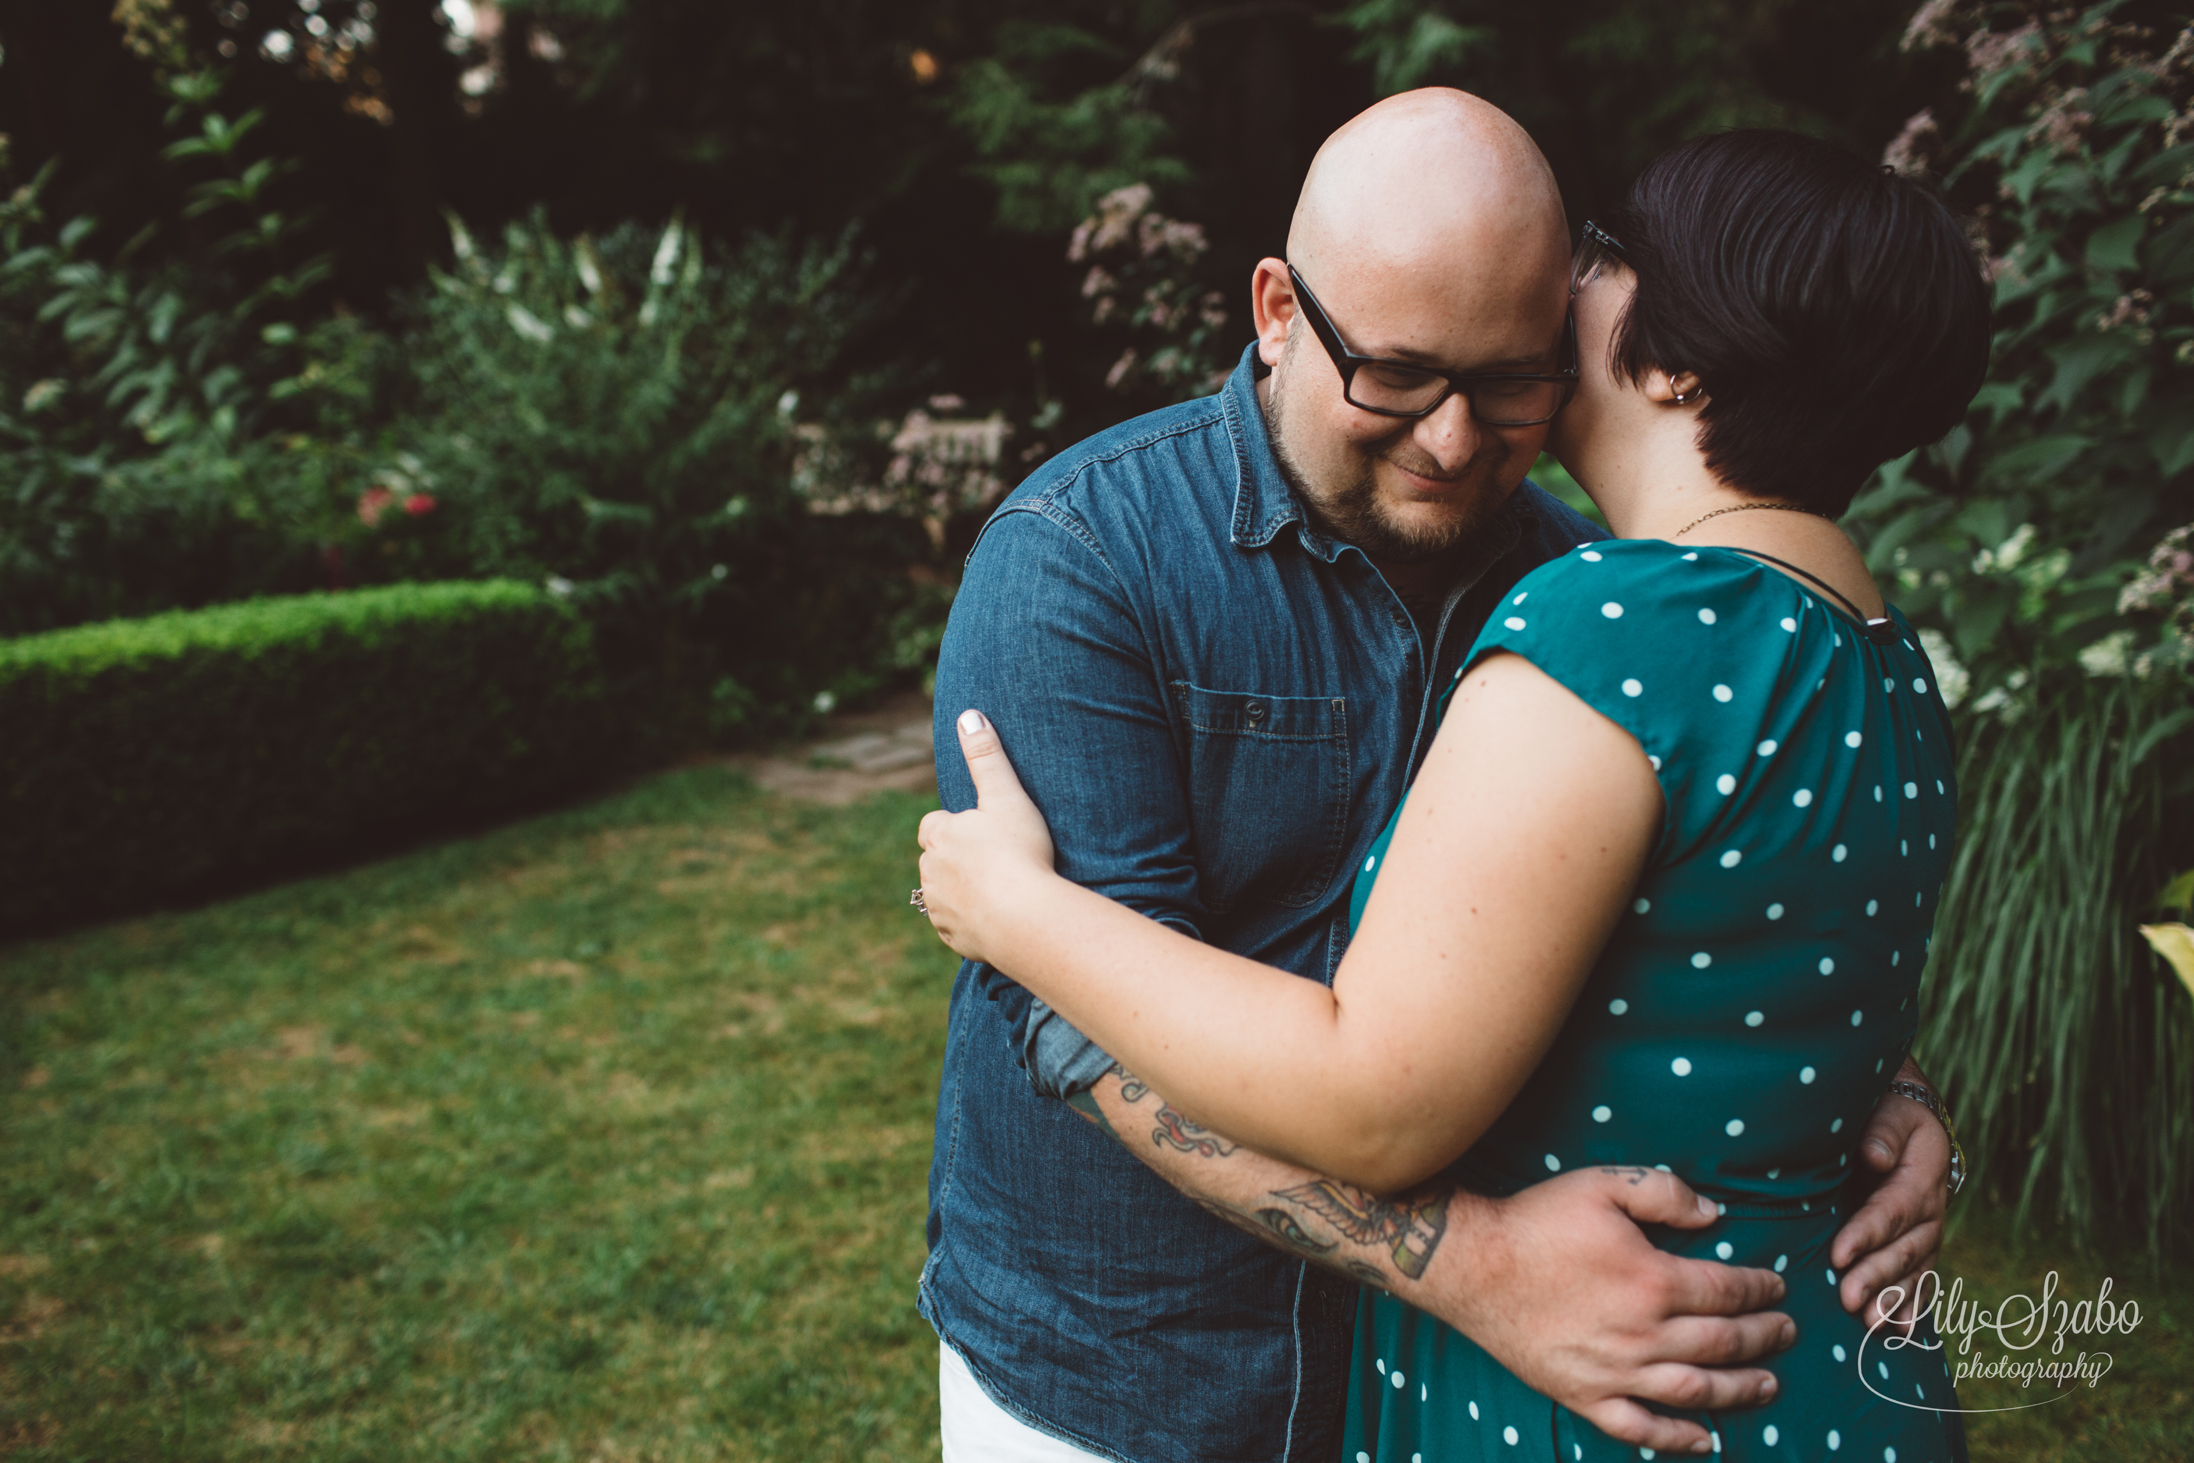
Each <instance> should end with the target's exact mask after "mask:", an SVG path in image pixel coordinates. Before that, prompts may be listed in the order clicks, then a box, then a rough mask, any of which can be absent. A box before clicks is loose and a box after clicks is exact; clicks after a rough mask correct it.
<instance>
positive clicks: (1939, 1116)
mask: <svg viewBox="0 0 2194 1463" xmlns="http://www.w3.org/2000/svg"><path fill="white" fill-rule="evenodd" d="M1889 1090H1890V1091H1891V1092H1894V1093H1896V1094H1897V1095H1898V1096H1899V1097H1909V1098H1911V1099H1912V1100H1913V1101H1914V1102H1916V1103H1918V1104H1919V1105H1920V1106H1922V1107H1924V1108H1926V1109H1927V1110H1928V1111H1929V1112H1931V1113H1933V1114H1935V1121H1936V1122H1938V1123H1941V1124H1942V1125H1943V1136H1944V1137H1946V1138H1948V1139H1949V1140H1950V1194H1951V1197H1952V1198H1956V1197H1957V1194H1958V1190H1960V1189H1962V1188H1964V1187H1965V1149H1963V1148H1961V1147H1960V1146H1959V1145H1958V1130H1957V1129H1956V1128H1954V1127H1952V1126H1951V1123H1950V1114H1949V1112H1948V1111H1946V1110H1945V1109H1944V1107H1943V1100H1942V1098H1940V1097H1938V1096H1936V1095H1935V1090H1934V1089H1933V1088H1931V1087H1922V1086H1921V1085H1920V1084H1919V1083H1917V1082H1908V1081H1906V1080H1905V1079H1904V1078H1902V1077H1900V1078H1898V1079H1897V1080H1896V1081H1894V1082H1892V1083H1890V1084H1889Z"/></svg>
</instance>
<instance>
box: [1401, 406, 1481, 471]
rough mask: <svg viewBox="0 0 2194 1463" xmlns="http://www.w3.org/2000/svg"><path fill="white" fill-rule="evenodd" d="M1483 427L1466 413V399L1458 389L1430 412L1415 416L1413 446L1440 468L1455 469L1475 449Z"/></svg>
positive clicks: (1468, 459) (1459, 466)
mask: <svg viewBox="0 0 2194 1463" xmlns="http://www.w3.org/2000/svg"><path fill="white" fill-rule="evenodd" d="M1483 430H1484V429H1483V428H1481V427H1480V426H1479V425H1478V419H1477V418H1476V417H1473V416H1472V415H1471V414H1470V398H1469V397H1467V396H1465V395H1464V394H1463V393H1462V392H1460V391H1458V392H1456V393H1455V394H1454V395H1453V396H1450V397H1449V398H1448V399H1447V400H1445V401H1443V402H1441V403H1440V404H1439V406H1438V407H1437V408H1435V409H1434V410H1433V412H1432V413H1431V415H1429V416H1423V417H1419V418H1418V419H1417V430H1416V432H1415V433H1414V434H1413V435H1414V436H1415V437H1416V440H1417V445H1418V446H1419V447H1420V448H1422V449H1423V450H1424V451H1425V452H1426V453H1428V454H1430V455H1431V457H1432V460H1433V461H1435V462H1437V463H1438V464H1439V465H1440V467H1441V469H1442V470H1443V471H1445V472H1455V471H1458V470H1460V469H1461V467H1462V465H1463V464H1464V463H1466V462H1468V461H1470V459H1471V455H1472V454H1473V453H1475V452H1476V451H1477V450H1478V438H1479V434H1480V433H1481V432H1482V431H1483Z"/></svg>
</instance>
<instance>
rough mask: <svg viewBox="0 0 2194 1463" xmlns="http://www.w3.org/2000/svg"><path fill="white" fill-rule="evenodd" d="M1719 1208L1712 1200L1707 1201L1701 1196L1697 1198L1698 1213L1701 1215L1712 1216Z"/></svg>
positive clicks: (1705, 1197)
mask: <svg viewBox="0 0 2194 1463" xmlns="http://www.w3.org/2000/svg"><path fill="white" fill-rule="evenodd" d="M1719 1208H1720V1206H1719V1205H1717V1204H1716V1203H1715V1202H1714V1201H1713V1200H1712V1199H1709V1198H1708V1197H1707V1196H1706V1195H1704V1194H1701V1195H1700V1196H1699V1212H1700V1213H1701V1214H1713V1213H1715V1212H1716V1211H1717V1210H1718V1209H1719Z"/></svg>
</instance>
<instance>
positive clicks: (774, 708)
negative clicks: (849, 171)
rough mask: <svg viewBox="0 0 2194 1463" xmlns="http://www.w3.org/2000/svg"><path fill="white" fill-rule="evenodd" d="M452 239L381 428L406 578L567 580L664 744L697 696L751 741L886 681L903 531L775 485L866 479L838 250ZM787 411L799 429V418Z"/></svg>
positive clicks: (649, 237)
mask: <svg viewBox="0 0 2194 1463" xmlns="http://www.w3.org/2000/svg"><path fill="white" fill-rule="evenodd" d="M452 232H453V240H452V243H453V252H454V255H455V260H454V263H453V264H452V266H451V267H450V268H449V269H448V270H446V271H445V270H437V271H435V273H434V277H433V280H432V282H431V284H430V286H429V287H428V288H426V289H424V290H422V291H420V292H419V294H418V295H417V297H416V298H415V299H414V300H413V301H412V303H411V307H410V318H409V323H408V326H407V329H406V332H405V335H404V344H403V351H404V356H405V359H406V363H407V370H408V371H409V373H410V374H411V376H412V379H413V381H414V384H415V390H416V394H417V397H418V400H419V402H420V403H421V410H420V413H419V414H418V415H416V416H414V417H413V418H411V419H409V420H407V421H405V422H403V423H402V424H401V425H400V427H399V434H400V436H401V438H402V440H403V441H404V443H405V445H406V448H407V452H406V454H405V461H404V463H403V464H401V466H402V472H403V475H404V478H405V481H404V483H403V484H402V491H403V492H406V493H410V492H415V491H416V492H420V493H423V494H425V495H427V496H429V497H430V498H431V500H432V501H433V503H434V505H435V506H434V509H433V511H432V513H431V515H429V516H428V517H427V518H426V520H425V521H424V524H423V525H408V524H406V523H404V521H403V518H402V515H400V514H389V515H385V516H384V517H383V518H382V520H381V522H382V525H383V528H382V530H380V531H381V532H384V533H385V532H386V531H387V529H388V527H389V526H390V525H395V526H398V527H401V528H411V527H420V528H423V530H424V537H423V540H422V542H421V543H420V545H419V548H420V550H421V553H422V557H421V558H420V560H419V564H420V567H419V569H418V570H417V571H416V572H417V573H418V576H419V577H438V576H450V577H485V576H489V575H508V576H511V577H514V578H521V579H527V580H532V581H536V582H538V581H541V580H544V579H553V580H554V581H556V582H560V583H565V584H568V585H569V586H570V595H571V602H572V603H573V604H574V605H576V606H577V607H578V608H579V609H580V610H581V611H582V612H583V613H584V614H585V615H586V616H587V618H588V620H589V621H590V623H592V624H593V626H594V628H595V630H596V632H597V634H598V635H599V637H600V643H601V651H602V657H603V662H604V665H605V667H607V669H608V672H609V674H610V675H611V678H612V680H613V683H615V684H616V686H617V689H618V693H619V695H620V696H621V697H638V698H641V699H643V700H645V701H647V702H648V704H649V705H650V707H651V711H652V712H653V714H652V715H651V717H650V719H649V720H650V725H651V727H652V728H654V729H656V730H658V731H659V732H660V733H661V734H662V735H664V736H666V737H668V738H669V743H668V744H667V745H666V746H665V747H664V748H663V749H662V750H663V751H665V752H673V753H674V752H676V751H682V750H684V749H685V748H686V747H689V746H691V745H692V744H693V742H694V741H695V740H697V739H699V737H700V736H701V735H703V734H704V732H705V729H704V728H703V727H702V726H700V725H698V724H696V725H691V726H688V725H681V724H680V723H681V722H682V721H683V720H685V719H686V718H687V717H689V716H693V715H694V714H695V713H696V712H697V709H698V708H697V705H696V703H697V701H699V700H702V699H704V698H705V696H706V693H707V692H709V691H710V690H711V689H712V688H719V687H721V688H722V690H723V698H721V704H722V705H732V704H734V703H735V704H736V705H738V706H739V707H742V708H745V710H744V712H743V714H742V715H740V716H736V717H731V718H730V719H729V722H728V723H727V724H726V725H725V727H724V728H723V729H724V730H725V731H726V732H727V733H728V734H730V735H740V734H751V733H754V732H767V731H772V730H783V729H786V727H787V717H788V715H792V714H796V713H797V711H798V709H799V708H802V707H806V706H810V705H812V704H813V702H814V698H815V697H816V696H817V694H818V693H829V694H830V695H831V696H833V697H846V696H849V695H853V694H857V693H858V691H859V690H860V689H861V687H862V683H863V682H864V681H865V680H870V679H875V678H877V677H882V676H888V674H889V673H890V671H891V670H892V669H896V668H895V667H892V666H891V656H892V649H893V643H894V636H893V633H892V630H891V627H892V626H893V625H894V624H896V623H898V622H899V621H900V620H901V619H903V618H904V616H905V615H906V614H907V613H909V612H912V611H916V610H919V609H921V608H922V607H923V606H925V605H926V604H927V603H928V600H927V599H925V597H924V595H923V594H922V592H921V589H920V586H918V585H917V584H915V583H914V582H913V581H911V580H910V579H909V578H908V577H907V574H906V570H907V568H908V567H909V565H911V564H921V563H924V562H925V561H927V560H929V559H930V557H931V554H932V550H931V547H930V544H929V542H928V540H927V538H926V537H925V536H924V534H923V533H922V530H921V528H920V526H919V525H918V524H917V523H915V522H913V521H912V520H900V519H893V518H888V517H881V516H878V515H873V514H870V515H856V516H849V517H839V518H823V517H817V516H815V515H813V514H811V513H810V512H809V511H808V504H807V501H806V500H805V499H804V498H803V497H802V496H801V495H800V493H799V492H797V491H796V490H795V487H794V483H793V478H794V461H795V456H796V454H797V452H798V451H799V450H800V449H801V447H802V445H803V444H810V445H812V444H815V443H818V442H820V443H838V442H845V443H848V444H850V445H851V446H855V447H861V446H865V449H866V451H867V456H868V458H869V459H870V460H869V461H868V462H867V463H866V464H865V465H863V464H861V463H859V462H857V461H856V462H855V463H854V467H855V468H856V471H855V472H854V473H853V476H854V478H858V477H859V476H862V475H863V474H864V473H873V472H875V471H876V470H877V469H879V468H880V467H881V466H882V464H881V462H880V461H876V460H875V459H878V458H880V457H881V455H882V452H883V449H882V446H881V444H880V443H878V442H877V441H876V439H875V433H874V424H873V420H872V419H871V418H870V416H869V415H865V414H864V411H865V409H866V408H869V407H872V406H873V405H874V403H873V402H872V401H871V400H870V399H869V398H870V397H871V396H872V395H873V391H872V387H873V382H868V381H864V380H862V379H858V378H857V379H853V380H850V381H849V380H847V379H846V373H847V368H846V365H845V362H844V359H843V357H844V354H845V352H846V350H847V349H848V346H849V342H851V341H853V340H854V339H855V338H856V337H857V336H858V335H859V333H860V332H861V331H863V330H864V329H866V328H867V327H868V326H869V325H870V324H871V323H873V322H874V320H875V317H876V315H877V312H878V303H879V302H878V299H877V297H876V296H875V294H874V293H873V291H871V290H870V289H869V288H868V287H867V286H866V285H865V284H864V283H863V281H862V279H861V260H860V258H859V256H858V255H857V254H856V252H855V250H854V249H853V247H852V244H851V241H850V236H849V237H848V238H844V239H841V240H840V241H838V242H837V243H835V244H831V245H827V246H826V245H823V244H818V243H815V242H812V241H808V242H802V241H800V240H799V239H797V238H796V237H795V236H793V235H792V234H790V233H779V234H755V235H751V236H749V237H748V238H747V239H746V240H745V241H744V242H743V243H742V244H740V245H739V246H738V247H736V248H734V247H731V246H728V245H723V244H710V243H708V242H707V241H705V240H704V239H703V238H702V237H701V236H700V235H699V234H698V233H697V232H696V231H695V230H693V229H691V228H689V227H687V226H686V225H684V224H683V223H681V222H678V221H673V222H672V223H671V224H670V225H668V226H667V227H664V228H659V229H656V228H646V229H644V228H641V227H639V226H638V225H634V224H627V225H623V226H621V227H618V228H616V229H613V230H611V231H609V232H607V233H605V234H603V235H601V236H599V237H595V236H589V235H581V236H579V237H577V238H570V239H567V238H563V237H560V236H558V235H557V234H556V233H555V232H554V231H553V230H552V229H551V228H550V227H549V225H548V224H547V222H546V220H545V219H544V218H542V217H541V216H539V215H536V216H535V217H534V218H532V219H531V220H529V221H526V222H521V223H513V224H511V225H509V226H508V227H507V228H505V229H504V230H503V231H502V234H501V237H500V238H499V239H495V240H479V241H476V240H474V239H473V238H472V236H471V235H470V234H469V233H467V232H466V231H465V230H464V228H463V227H462V226H461V225H459V226H456V227H455V228H453V231H452ZM803 399H806V400H811V401H813V402H816V403H818V404H821V403H828V404H827V405H823V406H821V407H820V410H819V412H818V411H814V410H812V409H811V412H810V413H808V414H809V415H819V416H820V417H821V420H811V421H808V422H805V423H800V422H799V417H800V416H801V415H802V412H801V402H802V401H803ZM796 425H797V426H798V427H800V428H803V429H804V430H796ZM853 455H854V457H855V458H858V456H859V454H858V453H854V454H853ZM871 480H873V478H872V479H871ZM842 485H843V484H832V485H831V486H842ZM932 617H933V618H934V619H936V620H938V621H939V622H940V623H941V621H942V615H941V613H938V614H934V615H933V616H932ZM727 677H728V678H732V680H733V682H734V683H733V684H732V685H730V686H724V685H723V682H724V680H725V678H727ZM718 720H719V721H722V720H724V718H718ZM681 742H682V743H683V745H679V743H681Z"/></svg>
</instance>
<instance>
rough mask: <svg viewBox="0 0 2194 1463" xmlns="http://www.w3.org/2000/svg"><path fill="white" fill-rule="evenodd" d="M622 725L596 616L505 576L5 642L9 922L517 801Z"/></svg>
mask: <svg viewBox="0 0 2194 1463" xmlns="http://www.w3.org/2000/svg"><path fill="white" fill-rule="evenodd" d="M607 729H608V719H607V717H606V715H605V714H604V711H603V698H602V695H601V691H600V679H599V674H598V671H597V667H596V663H595V657H594V651H593V645H592V638H591V636H590V634H589V632H588V630H587V627H586V626H585V624H584V623H583V622H582V621H581V620H580V619H579V618H578V617H577V616H576V615H575V614H574V613H572V612H571V611H570V610H569V609H568V608H567V607H565V606H564V605H562V604H559V603H558V602H556V601H555V600H554V599H552V598H550V597H549V596H547V595H545V594H544V593H542V592H541V591H540V590H537V589H534V588H531V587H529V586H527V585H522V584H517V583H512V582H509V581H493V582H488V583H480V584H467V583H446V584H435V585H399V586H396V587H394V588H388V589H377V590H361V591H357V592H355V593H350V594H341V595H306V596H297V597H290V598H281V599H263V600H253V601H250V602H247V603H243V604H236V605H226V606H222V607H220V608H216V609H209V610H195V611H178V612H176V613H172V614H167V615H160V616H156V617H154V618H151V619H145V620H116V621H110V622H107V623H105V624H98V625H84V626H79V627H77V628H74V629H69V630H59V631H54V632H52V633H49V634H45V635H35V636H27V637H24V638H22V639H18V640H9V641H0V749H5V750H4V754H0V929H20V928H27V927H39V926H45V925H50V924H53V923H55V922H58V921H60V920H64V919H70V918H78V917H83V916H87V915H95V914H104V913H112V912H115V911H119V910H123V909H128V908H131V907H136V906H141V905H143V904H145V903H146V902H148V901H153V900H158V899H161V898H166V897H175V896H183V895H188V894H190V893H192V892H193V891H196V890H200V889H204V888H207V887H210V886H214V885H217V884H220V883H223V882H226V881H230V880H234V879H239V878H246V877H251V876H253V875H258V874H264V873H266V872H268V871H270V870H273V869H276V868H280V867H285V866H291V865H294V864H296V863H298V862H300V861H310V860H314V859H324V858H327V857H329V856H331V855H334V854H336V853H338V852H341V851H345V850H349V849H353V848H356V847H358V846H360V845H361V843H362V842H363V843H366V844H370V843H371V842H372V841H374V840H377V839H388V838H392V837H395V836H398V835H401V834H404V833H408V832H415V831H420V830H423V829H426V828H429V827H432V826H436V825H444V824H447V823H448V822H450V821H451V820H453V819H459V818H464V817H468V816H477V815H479V814H483V813H489V812H494V811H498V810H502V809H507V808H512V807H517V806H520V805H523V804H525V803H527V802H529V801H534V800H537V799H539V798H541V797H543V796H546V795H549V794H551V793H554V792H555V791H557V790H559V789H562V788H564V787H567V786H570V785H571V784H572V783H573V782H575V781H577V780H580V779H583V778H585V777H586V776H587V775H588V774H589V773H590V771H592V770H593V769H594V768H595V767H596V766H598V765H599V764H600V762H601V759H602V757H603V755H604V752H605V750H606V739H607Z"/></svg>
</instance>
